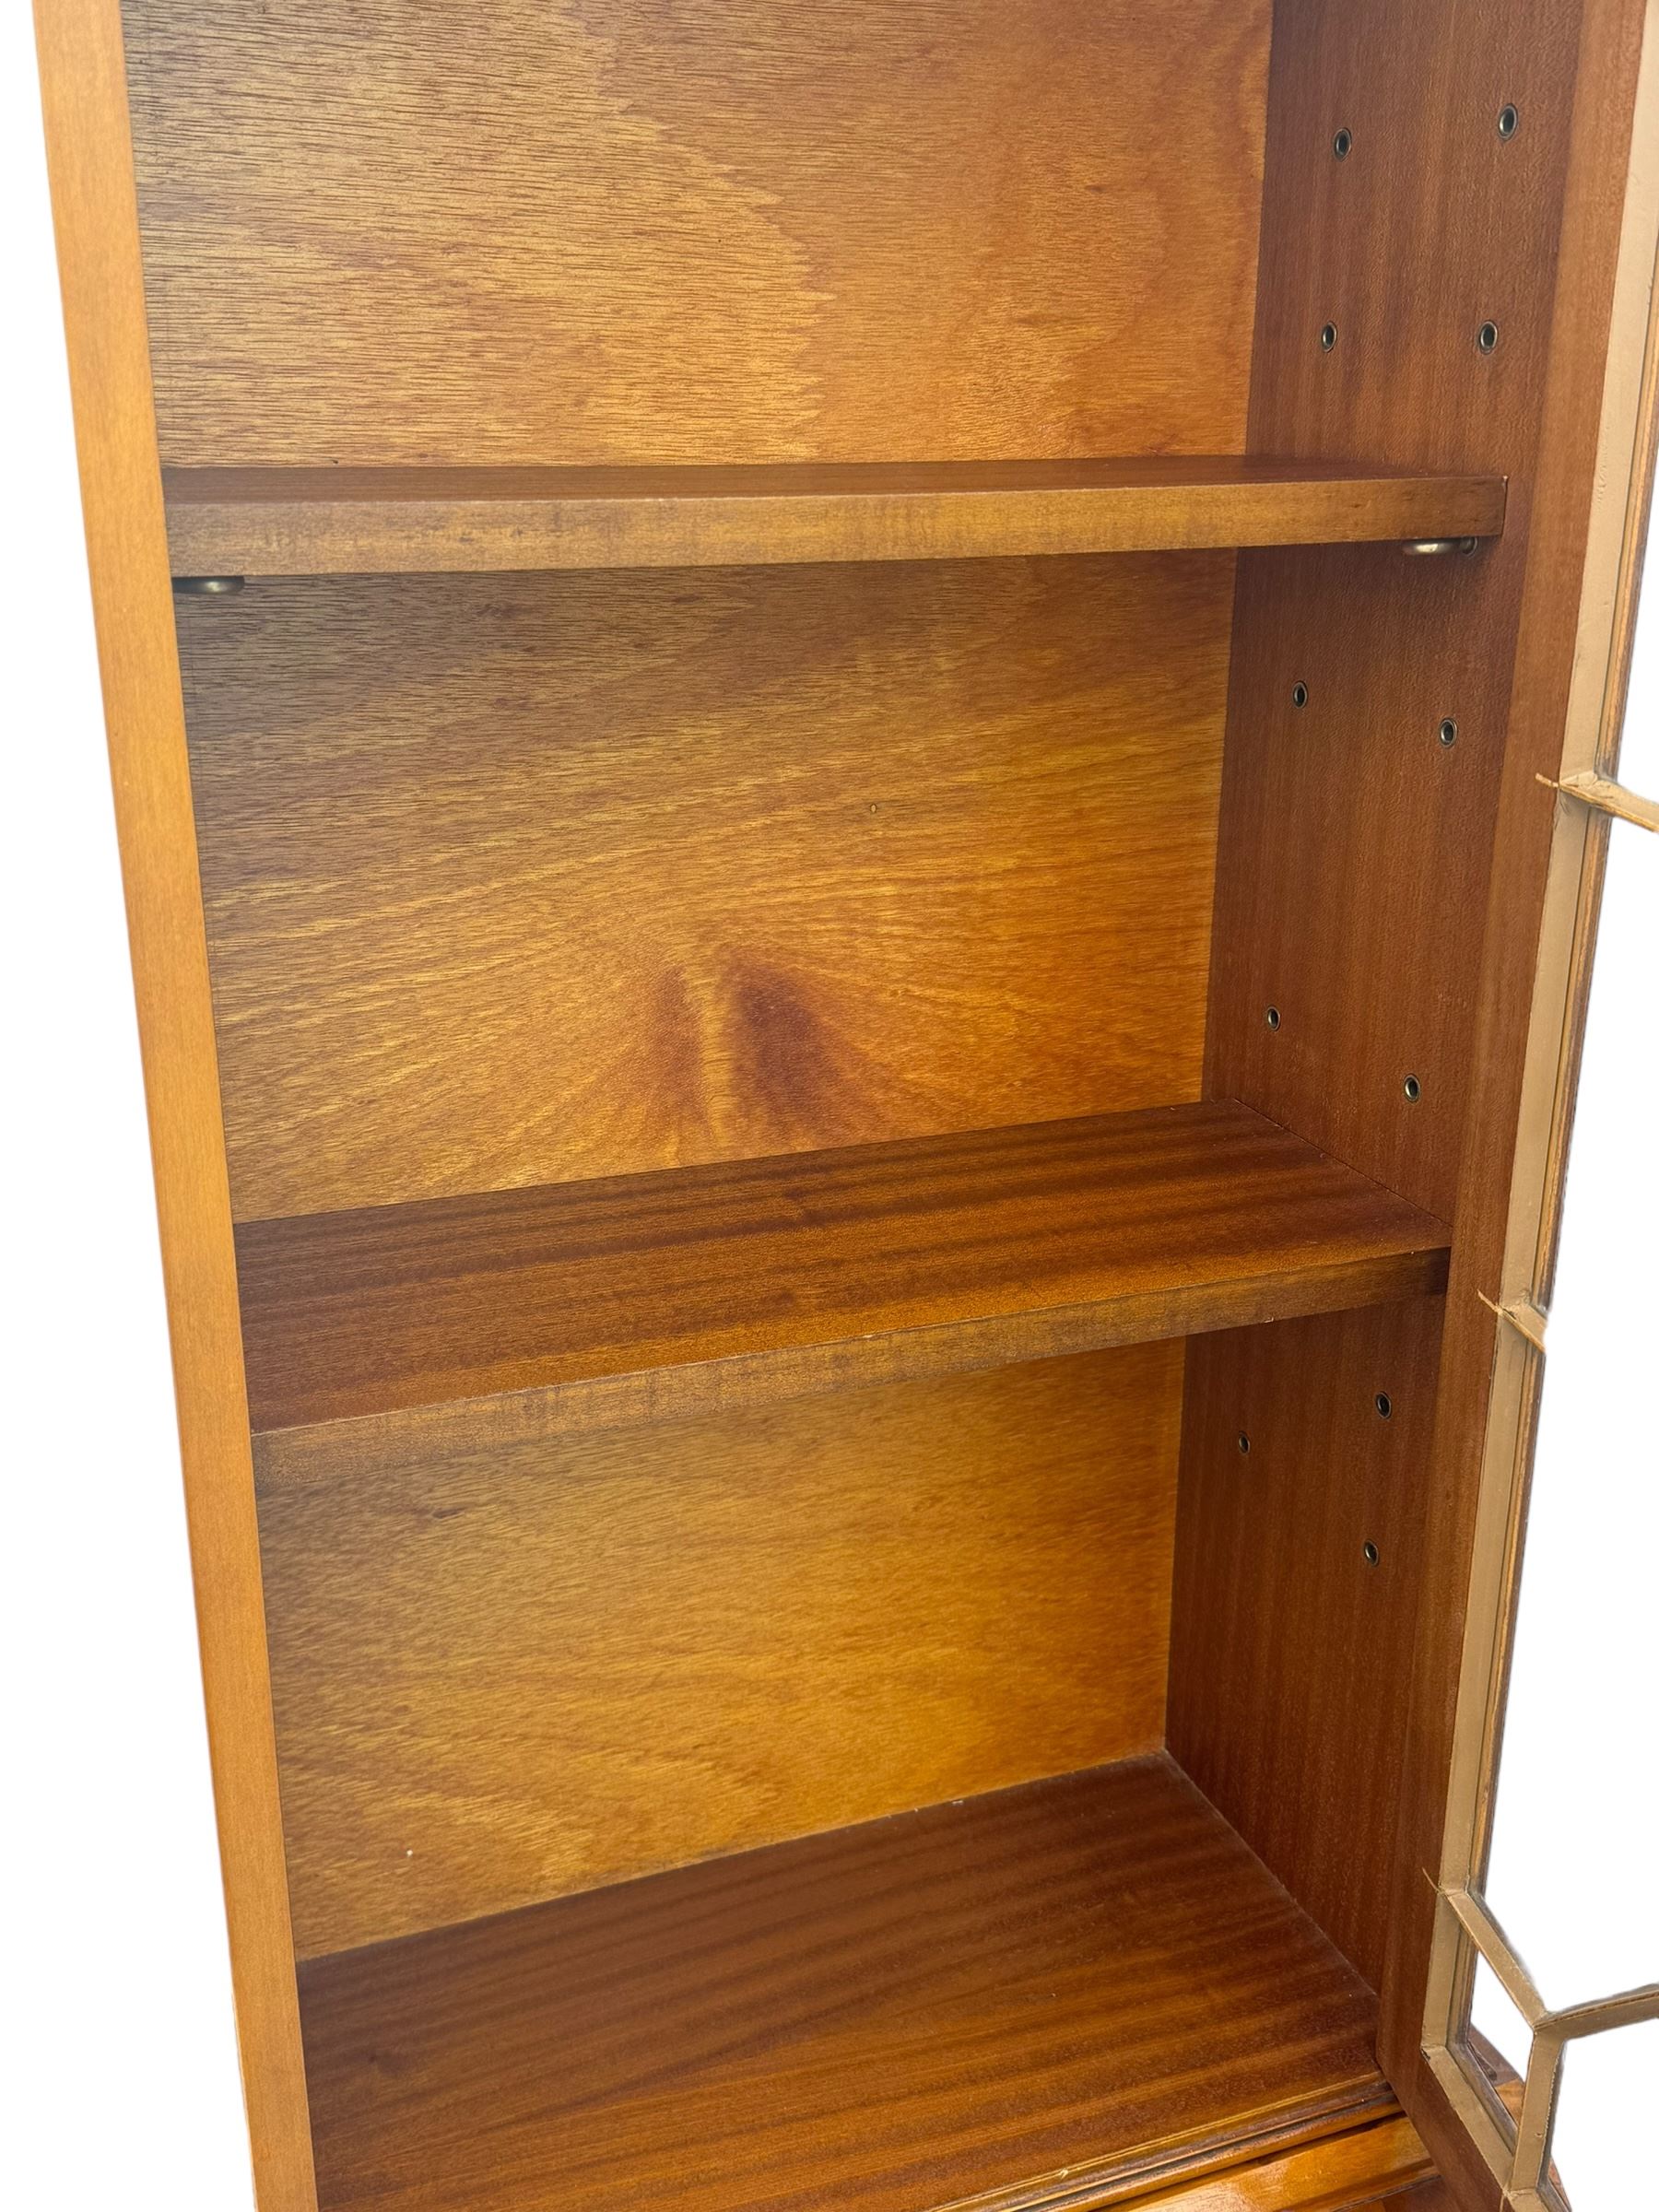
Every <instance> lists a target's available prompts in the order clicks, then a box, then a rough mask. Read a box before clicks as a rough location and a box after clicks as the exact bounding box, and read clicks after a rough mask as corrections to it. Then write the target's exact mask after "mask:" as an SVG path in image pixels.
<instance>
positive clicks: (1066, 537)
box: [168, 470, 1508, 577]
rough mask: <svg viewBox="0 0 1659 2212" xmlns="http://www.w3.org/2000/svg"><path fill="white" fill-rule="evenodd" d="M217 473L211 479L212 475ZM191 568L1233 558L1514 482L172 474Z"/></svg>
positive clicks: (1448, 526) (1457, 528)
mask: <svg viewBox="0 0 1659 2212" xmlns="http://www.w3.org/2000/svg"><path fill="white" fill-rule="evenodd" d="M206 473H207V472H204V474H206ZM169 477H170V485H171V489H172V493H173V496H172V497H171V500H170V501H169V506H168V537H169V547H170V554H171V562H172V567H173V571H174V572H175V574H177V575H180V576H216V575H241V576H255V577H278V576H307V575H310V576H322V575H394V574H436V573H483V572H497V571H515V570H516V571H526V570H529V571H547V570H564V569H574V570H594V569H630V568H704V567H711V568H729V567H769V566H792V565H797V564H800V563H805V562H815V561H822V562H846V561H852V562H866V561H904V560H912V561H925V560H952V559H992V558H1002V559H1021V558H1031V557H1042V556H1052V555H1088V554H1107V553H1157V552H1206V551H1207V552H1222V551H1232V550H1235V549H1238V548H1241V547H1270V546H1314V545H1354V544H1374V543H1386V542H1388V541H1390V540H1400V541H1406V540H1414V539H1429V538H1447V539H1455V538H1490V537H1495V536H1497V535H1500V534H1501V531H1502V528H1503V523H1504V512H1505V508H1506V504H1507V498H1508V488H1507V485H1506V483H1505V481H1504V479H1503V478H1502V477H1488V476H1428V475H1424V476H1403V477H1391V476H1367V475H1365V474H1363V473H1362V472H1359V471H1356V472H1355V473H1353V474H1352V475H1348V476H1337V477H1299V476H1297V475H1296V474H1295V473H1294V471H1292V470H1288V471H1287V473H1286V474H1285V475H1284V476H1283V477H1261V478H1258V479H1255V480H1246V481H1240V482H1233V483H1228V482H1216V483H1210V484H1205V483H1185V482H1181V481H1179V480H1175V481H1171V482H1167V483H1162V484H1159V483H1145V484H1127V485H1119V486H1112V487H1100V486H1096V485H1086V484H1078V485H1071V486H1066V485H1058V486H1049V487H1045V488H1041V489H1038V488H1032V489H1017V488H994V489H991V488H962V489H950V488H940V489H936V490H918V489H915V488H894V489H889V490H881V489H875V488H872V489H869V490H857V491H821V490H819V491H814V490H810V489H806V490H802V491H798V492H791V491H771V490H769V491H766V492H751V491H743V490H722V491H719V492H713V491H711V492H708V493H691V494H688V495H686V496H683V497H663V496H660V495H658V494H653V493H650V492H647V491H644V490H641V492H639V493H637V494H632V493H628V492H618V493H614V494H607V495H605V496H594V495H593V494H592V493H584V492H582V491H580V490H572V491H571V492H569V493H563V494H561V493H559V492H557V491H554V492H549V494H548V495H547V496H546V497H535V498H526V497H513V496H506V495H503V496H500V497H494V496H488V495H483V496H480V495H478V494H477V493H469V494H462V493H456V494H452V495H451V496H448V497H444V496H440V495H437V494H436V493H434V494H433V495H432V496H429V497H425V498H422V497H418V496H417V497H407V496H400V497H398V498H396V499H391V498H388V499H385V500H376V499H363V498H361V497H351V496H346V495H345V494H344V493H342V495H340V496H336V497H329V496H327V495H326V494H324V493H321V492H319V493H318V494H317V495H316V496H291V495H286V494H285V495H282V496H269V497H265V498H261V497H259V496H257V495H256V494H253V493H249V494H245V495H244V496H241V497H237V498H229V497H227V498H224V499H215V498H214V497H213V496H212V493H211V488H210V487H208V486H206V485H205V484H204V485H203V486H201V487H200V488H193V489H192V490H191V491H190V493H189V495H188V496H185V495H184V494H183V493H182V490H181V489H180V481H181V479H180V477H179V476H178V475H177V474H176V473H174V472H169Z"/></svg>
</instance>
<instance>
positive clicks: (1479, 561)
mask: <svg viewBox="0 0 1659 2212" xmlns="http://www.w3.org/2000/svg"><path fill="white" fill-rule="evenodd" d="M1578 13H1579V11H1578V8H1577V6H1574V5H1570V4H1564V0H1523V4H1522V5H1515V4H1513V0H1474V4H1472V5H1468V6H1455V7H1454V6H1447V5H1445V0H1405V4H1404V5H1402V4H1401V0H1359V5H1355V6H1343V7H1341V8H1332V7H1329V6H1324V5H1323V0H1281V5H1280V6H1279V7H1278V10H1277V17H1276V31H1275V41H1274V61H1273V76H1272V88H1271V97H1270V108H1269V121H1268V136H1269V147H1270V153H1269V164H1268V187H1267V193H1266V198H1265V206H1264V215H1263V232H1262V263H1261V288H1260V296H1259V301H1258V309H1257V330H1258V335H1257V341H1256V357H1255V363H1254V371H1253V396H1252V408H1251V425H1250V444H1251V450H1252V451H1254V452H1260V453H1286V452H1294V453H1299V454H1306V455H1310V456H1319V457H1324V458H1335V457H1337V456H1341V457H1344V458H1350V457H1352V456H1354V455H1356V454H1365V455H1371V456H1375V457H1377V458H1385V459H1386V460H1388V461H1389V462H1390V463H1391V464H1394V465H1398V464H1400V463H1403V462H1411V463H1414V464H1417V465H1423V466H1429V465H1434V466H1440V467H1451V468H1489V469H1496V470H1499V471H1501V472H1502V473H1503V474H1505V475H1506V476H1508V477H1510V479H1511V493H1510V522H1509V526H1508V528H1507V529H1506V532H1505V535H1504V537H1503V540H1502V542H1501V543H1500V545H1498V546H1496V547H1491V548H1489V549H1488V550H1486V551H1484V552H1482V553H1480V554H1478V555H1477V556H1475V557H1474V558H1472V559H1449V560H1443V561H1435V562H1422V563H1418V562H1406V561H1401V560H1400V559H1397V558H1396V557H1394V556H1392V555H1388V554H1383V553H1377V554H1350V553H1347V552H1341V551H1337V552H1331V553H1324V554H1318V555H1312V556H1301V555H1297V556H1293V557H1291V558H1290V559H1288V560H1281V559H1278V558H1277V556H1276V557H1275V559H1274V560H1273V561H1272V562H1271V563H1269V562H1267V561H1265V560H1264V559H1259V558H1257V559H1247V560H1245V561H1243V562H1241V571H1240V597H1239V610H1238V618H1237V630H1238V637H1239V641H1240V648H1241V651H1240V659H1239V663H1238V665H1237V668H1236V671H1235V677H1234V683H1233V688H1232V697H1231V713H1230V731H1229V747H1228V786H1227V792H1226V795H1225V799H1224V804H1223V819H1222V830H1221V852H1220V865H1219V877H1218V901H1217V930H1216V937H1217V944H1218V947H1226V960H1225V964H1224V965H1221V964H1218V968H1217V971H1216V975H1215V990H1214V1000H1213V1012H1212V1021H1211V1033H1210V1054H1209V1068H1210V1076H1211V1080H1212V1082H1213V1084H1214V1086H1215V1088H1217V1090H1218V1091H1219V1092H1223V1093H1226V1094H1227V1095H1230V1096H1236V1097H1239V1098H1242V1099H1244V1100H1247V1101H1248V1102H1249V1103H1250V1104H1252V1105H1254V1106H1258V1107H1260V1108H1261V1110H1262V1111H1263V1112H1266V1113H1270V1114H1272V1115H1274V1116H1275V1118H1276V1119H1279V1120H1283V1121H1285V1122H1287V1123H1288V1124H1289V1125H1290V1126H1291V1127H1293V1128H1295V1129H1298V1130H1300V1132H1301V1133H1302V1134H1303V1135H1306V1136H1308V1137H1310V1138H1311V1139H1312V1141H1313V1142H1315V1143H1316V1144H1319V1145H1321V1146H1323V1147H1325V1148H1326V1149H1328V1150H1330V1151H1333V1152H1335V1154H1336V1155H1337V1156H1338V1158H1340V1159H1347V1160H1351V1161H1352V1162H1353V1164H1354V1165H1355V1166H1356V1167H1359V1168H1361V1169H1363V1170H1364V1171H1365V1172H1366V1173H1368V1174H1371V1175H1374V1176H1376V1177H1377V1178H1378V1180H1379V1181H1380V1182H1386V1183H1388V1184H1389V1185H1390V1186H1391V1187H1392V1188H1394V1189H1395V1190H1398V1191H1401V1192H1402V1193H1404V1194H1406V1196H1408V1197H1410V1198H1412V1199H1414V1200H1415V1201H1416V1203H1418V1205H1421V1206H1427V1207H1428V1208H1429V1209H1430V1211H1431V1212H1435V1213H1438V1214H1440V1215H1441V1217H1442V1218H1450V1214H1451V1209H1452V1206H1453V1200H1454V1196H1455V1187H1456V1177H1457V1163H1458V1156H1459V1148H1460V1145H1461V1141H1462V1133H1463V1123H1464V1113H1465V1099H1466V1096H1467V1090H1468V1083H1469V1050H1470V1042H1471V1038H1472V1033H1473V1018H1474V1006H1475V993H1476V979H1477V973H1478V968H1479V960H1480V948H1481V942H1482V935H1483V930H1484V925H1485V917H1486V896H1487V886H1488V877H1489V872H1490V862H1491V845H1492V834H1493V825H1494V810H1495V807H1496V803H1497V792H1498V781H1499V776H1500V769H1501V762H1502V757H1503V745H1504V734H1505V720H1506V711H1507V703H1508V693H1509V684H1510V674H1511V669H1512V661H1513V654H1514V647H1515V635H1516V623H1517V617H1518V611H1519V604H1520V602H1519V592H1520V585H1521V579H1522V575H1523V571H1524V561H1525V552H1526V537H1527V523H1528V517H1529V514H1530V506H1531V484H1532V475H1533V470H1534V465H1535V456H1536V452H1537V440H1538V426H1539V422H1540V420H1541V409H1542V401H1543V394H1544V382H1545V374H1546V368H1547V353H1548V343H1549V333H1550V327H1551V306H1552V301H1553V297H1554V288H1555V275H1556V267H1557V261H1558V248H1559V234H1560V220H1561V206H1562V191H1563V182H1564V177H1565V171H1566V148H1567V125H1568V119H1569V117H1570V114H1571V95H1572V84H1573V63H1574V52H1575V41H1576V35H1577V18H1578ZM1506 102H1512V103H1513V104H1514V105H1515V106H1516V107H1517V109H1518V111H1519V113H1520V117H1521V122H1520V127H1519V129H1518V130H1517V131H1516V133H1515V135H1513V136H1512V138H1510V139H1507V140H1506V139H1504V138H1503V137H1501V136H1500V134H1499V131H1498V116H1499V113H1500V110H1501V109H1502V108H1503V106H1504V105H1505V103H1506ZM1343 128H1346V129H1347V130H1349V131H1351V133H1352V135H1353V147H1352V151H1351V152H1350V153H1349V155H1348V157H1347V159H1345V160H1338V159H1335V156H1334V153H1333V140H1334V137H1335V133H1336V132H1337V131H1338V129H1343ZM1488 321H1490V322H1493V323H1494V324H1496V325H1497V329H1498V334H1499V335H1498V342H1497V345H1496V347H1495V349H1494V350H1493V351H1492V352H1491V353H1489V354H1484V353H1482V352H1481V351H1480V349H1479V347H1478V346H1477V334H1478V332H1479V331H1480V329H1481V326H1482V325H1483V324H1486V323H1487V322H1488ZM1327 323H1330V324H1335V329H1336V333H1337V336H1336V342H1335V346H1334V347H1332V348H1331V349H1330V350H1329V351H1326V350H1324V348H1323V347H1322V346H1321V344H1320V333H1321V331H1322V329H1323V327H1324V325H1325V324H1327ZM1299 683H1300V684H1305V685H1306V687H1307V693H1308V703H1307V705H1306V707H1305V708H1302V709H1300V710H1299V709H1297V708H1296V707H1294V706H1293V705H1292V690H1293V687H1294V686H1296V685H1297V684H1299ZM1443 721H1452V722H1454V723H1455V724H1456V727H1457V735H1456V741H1455V743H1454V744H1453V745H1452V746H1450V747H1447V746H1444V745H1442V744H1441V739H1440V729H1441V723H1442V722H1443ZM1269 1005H1275V1006H1277V1007H1278V1008H1279V1011H1280V1014H1281V1017H1282V1021H1281V1027H1280V1028H1279V1030H1277V1032H1275V1031H1270V1030H1268V1028H1267V1027H1266V1023H1265V1009H1266V1007H1267V1006H1269ZM1408 1077H1415V1078H1416V1081H1417V1083H1418V1097H1417V1098H1416V1099H1415V1100H1412V1099H1408V1098H1407V1096H1406V1088H1405V1087H1406V1079H1407V1078H1408Z"/></svg>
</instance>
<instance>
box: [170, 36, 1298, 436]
mask: <svg viewBox="0 0 1659 2212" xmlns="http://www.w3.org/2000/svg"><path fill="white" fill-rule="evenodd" d="M1271 12H1272V11H1271V6H1270V0H1161V5H1160V6H1159V7H1158V9H1157V10H1156V11H1155V12H1150V13H1149V12H1148V11H1147V8H1146V7H1145V6H1144V5H1143V0H1095V4H1094V5H1091V6H1089V7H1088V8H1086V9H1081V10H1080V9H1079V8H1078V7H1077V6H1076V4H1075V0H1025V4H1024V5H1022V6H1018V7H1010V6H1007V5H1006V0H912V4H911V5H909V6H905V7H903V8H900V9H895V8H894V7H893V6H891V4H890V0H819V5H818V6H812V7H801V6H782V5H780V4H779V0H629V5H628V6H618V5H617V4H616V0H475V4H474V5H472V6H466V7H464V8H460V9H457V8H453V7H444V6H437V7H434V6H409V5H407V0H361V4H360V5H358V6H354V7H353V9H352V10H351V13H350V17H349V18H348V20H347V19H343V18H342V16H341V13H340V10H339V8H338V6H335V5H334V0H285V5H284V6H282V7H281V8H280V9H279V10H277V11H276V12H271V13H267V12H266V11H265V10H263V9H260V8H250V7H248V6H245V5H244V0H132V4H131V5H130V6H129V7H128V11H127V13H128V21H129V26H130V40H129V43H130V47H131V52H132V56H133V68H134V76H135V135H136V139H137V162H138V174H139V183H140V190H141V195H142V204H143V207H144V216H145V255H146V268H147V277H148V281H149V288H150V294H151V297H152V299H153V300H156V301H157V302H158V305H159V312H158V313H157V316H156V321H155V338H156V352H157V388H158V405H159V416H160V423H161V445H162V453H163V457H164V458H165V459H166V460H168V461H170V462H175V463H185V464H221V463H229V464H232V465H234V464H239V463H253V464H262V463H280V464H290V465H291V464H299V465H306V464H311V465H386V464H394V465H406V464H415V465H422V464H429V463H432V462H441V463H449V464H456V465H497V464H509V465H524V464H536V463H545V462H554V463H560V464H578V465H580V464H584V463H623V464H631V463H678V462H711V463H725V462H732V463H752V462H761V463H764V462H774V461H814V460H821V461H853V462H861V461H882V460H887V461H912V460H959V461H1002V460H1013V459H1018V458H1022V457H1031V458H1044V457H1048V456H1062V457H1065V456H1071V455H1077V454H1088V453H1236V452H1238V451H1239V450H1240V449H1241V445H1242V442H1243V432H1244V408H1245V401H1246V392H1247V385H1248V378H1249V365H1250V341H1251V298H1252V293H1253V286H1254V279H1255V252H1256V230H1257V214H1258V209H1259V206H1260V198H1261V149H1262V129H1263V93H1264V80H1265V73H1266V64H1267V41H1268V29H1269V19H1270V16H1271ZM1199 147H1202V149H1203V155H1202V159H1194V158H1192V157H1193V153H1194V149H1196V148H1199ZM1159 148H1161V149H1162V152H1163V158H1161V159H1159V158H1154V149H1159Z"/></svg>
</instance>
